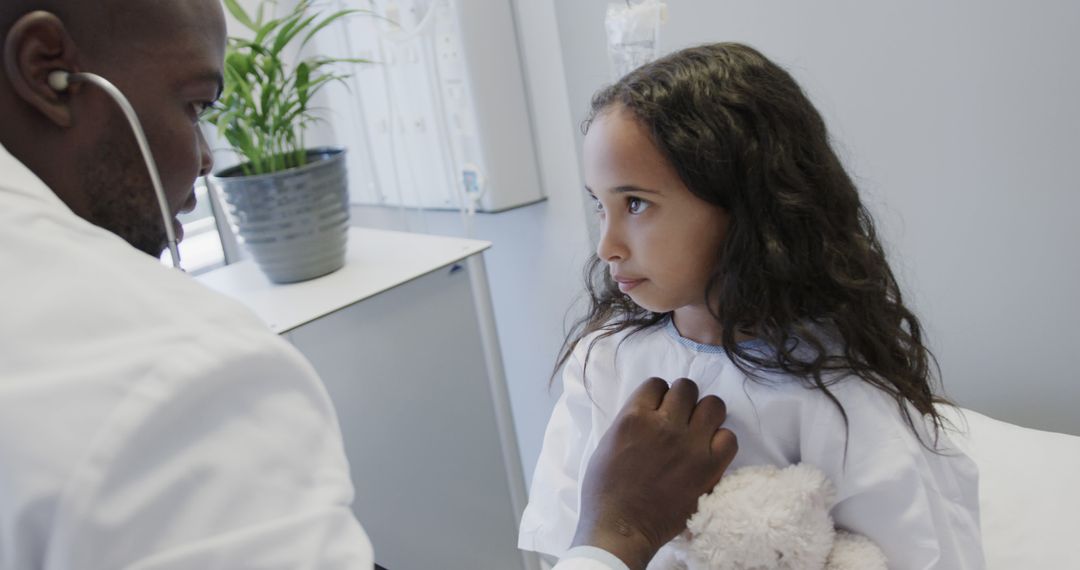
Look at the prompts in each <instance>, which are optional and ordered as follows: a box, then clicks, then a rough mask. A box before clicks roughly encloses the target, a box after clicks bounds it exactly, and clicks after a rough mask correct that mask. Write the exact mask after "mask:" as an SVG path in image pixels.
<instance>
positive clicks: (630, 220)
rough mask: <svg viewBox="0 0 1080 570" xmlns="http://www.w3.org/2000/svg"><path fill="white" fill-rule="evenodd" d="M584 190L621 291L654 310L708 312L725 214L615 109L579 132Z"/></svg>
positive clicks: (642, 130)
mask: <svg viewBox="0 0 1080 570" xmlns="http://www.w3.org/2000/svg"><path fill="white" fill-rule="evenodd" d="M584 157H585V187H586V190H587V191H588V192H589V195H590V196H591V197H592V199H593V200H594V204H595V207H596V214H597V216H599V218H600V223H601V234H600V243H599V245H598V246H597V248H596V253H597V255H598V256H600V259H602V260H604V261H605V262H607V264H608V268H609V270H610V271H611V276H612V278H614V279H615V281H617V282H618V284H619V289H620V290H622V292H623V293H625V294H627V295H629V296H630V298H631V299H633V301H634V302H635V303H637V304H638V305H639V306H641V307H643V308H645V309H648V310H650V311H653V312H657V313H666V312H670V311H674V312H675V313H676V319H679V318H680V313H687V314H686V315H685V316H687V317H689V316H690V314H689V313H694V314H695V316H696V317H700V316H702V314H701V311H705V312H706V313H707V311H708V308H707V306H706V304H705V286H706V283H707V281H708V279H709V276H710V274H711V273H712V270H713V268H714V265H715V263H716V260H717V259H718V252H719V251H720V245H721V243H722V242H723V240H724V236H725V234H726V233H727V228H728V221H729V216H728V214H727V212H725V211H724V210H723V209H722V208H720V207H719V206H714V205H712V204H709V203H708V202H705V201H704V200H702V199H701V198H698V197H697V196H695V195H694V194H693V193H691V192H690V190H689V189H688V188H687V187H686V185H685V184H684V183H683V182H682V180H681V179H680V178H679V176H678V175H677V174H676V173H675V170H674V169H673V168H672V166H671V164H670V163H668V161H667V159H665V158H664V156H663V155H662V154H661V152H660V150H659V149H658V148H656V146H655V145H654V144H653V142H652V140H651V138H650V136H649V133H648V131H647V130H646V128H645V127H644V126H642V125H641V124H640V123H639V122H638V121H637V120H636V119H635V118H634V116H633V115H632V114H631V113H630V112H629V111H627V110H625V109H624V108H622V107H620V106H613V107H611V108H609V109H607V110H605V111H603V112H601V114H600V115H598V116H597V117H596V118H595V119H594V120H593V122H592V124H591V126H590V127H589V131H588V133H587V134H586V135H585V148H584Z"/></svg>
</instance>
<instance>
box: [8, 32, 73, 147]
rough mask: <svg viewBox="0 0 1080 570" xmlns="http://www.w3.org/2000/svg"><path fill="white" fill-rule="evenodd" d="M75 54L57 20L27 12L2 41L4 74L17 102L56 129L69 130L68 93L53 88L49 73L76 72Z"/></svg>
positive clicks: (70, 41) (69, 39) (70, 119)
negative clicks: (16, 97)
mask: <svg viewBox="0 0 1080 570" xmlns="http://www.w3.org/2000/svg"><path fill="white" fill-rule="evenodd" d="M76 55H77V49H76V47H75V42H74V41H72V39H71V36H70V35H69V34H68V31H67V28H66V27H65V26H64V23H63V22H62V21H60V18H58V17H56V15H54V14H51V13H49V12H42V11H37V12H31V13H29V14H27V15H25V16H23V17H22V18H19V19H18V20H17V21H16V22H15V24H14V25H12V26H11V29H10V30H9V31H8V34H7V38H5V40H4V74H5V75H7V79H8V81H10V82H11V86H12V88H13V89H14V90H15V94H16V95H17V96H18V97H19V98H20V99H22V100H23V101H25V102H26V103H27V104H29V105H30V106H31V107H33V108H35V109H37V110H38V112H40V113H41V114H42V115H44V116H45V118H47V119H48V120H50V121H52V122H53V123H56V124H57V125H58V126H60V127H65V128H66V127H70V126H71V122H72V118H71V107H70V106H69V105H68V92H58V91H57V90H56V89H53V88H52V87H51V86H50V85H49V74H50V73H52V72H54V71H57V70H64V71H69V72H75V71H78V69H76V67H77V66H76V59H77V58H76ZM72 89H75V87H72Z"/></svg>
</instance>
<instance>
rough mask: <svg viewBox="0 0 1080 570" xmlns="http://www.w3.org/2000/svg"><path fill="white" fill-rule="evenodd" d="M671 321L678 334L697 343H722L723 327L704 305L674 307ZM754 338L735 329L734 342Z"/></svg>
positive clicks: (716, 344)
mask: <svg viewBox="0 0 1080 570" xmlns="http://www.w3.org/2000/svg"><path fill="white" fill-rule="evenodd" d="M671 319H672V322H673V323H674V324H675V329H676V330H678V331H679V335H680V336H682V337H683V338H686V339H689V340H692V341H694V342H696V343H699V344H709V345H713V346H719V345H721V344H723V339H724V327H722V326H721V325H720V321H718V320H716V317H714V316H713V315H712V313H711V312H709V309H708V307H706V306H704V305H695V306H686V307H680V308H678V309H675V310H674V311H673V312H672V314H671ZM752 338H754V337H753V336H751V335H748V334H745V333H743V332H741V331H735V342H743V341H746V340H751V339H752Z"/></svg>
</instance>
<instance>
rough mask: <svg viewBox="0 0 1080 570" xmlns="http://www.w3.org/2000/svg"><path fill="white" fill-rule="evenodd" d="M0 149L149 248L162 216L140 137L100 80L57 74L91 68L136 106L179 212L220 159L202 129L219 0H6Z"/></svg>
mask: <svg viewBox="0 0 1080 570" xmlns="http://www.w3.org/2000/svg"><path fill="white" fill-rule="evenodd" d="M0 2H2V3H0V30H2V31H3V34H4V38H3V42H2V44H0V56H2V58H0V59H2V62H3V65H2V66H0V116H3V117H4V121H3V122H0V144H3V146H4V147H5V148H6V149H7V150H8V151H9V152H10V153H11V154H12V155H14V156H15V157H16V158H18V159H19V160H20V161H21V162H22V163H23V164H25V165H26V166H27V167H29V168H30V170H32V171H34V173H35V174H37V175H38V177H39V178H41V179H42V180H43V181H45V183H46V184H48V185H49V187H50V188H51V189H52V190H53V192H55V193H56V194H57V196H59V197H60V198H61V200H63V201H64V202H65V203H66V204H67V205H68V206H69V207H70V208H71V209H72V211H73V212H75V213H76V214H78V215H79V216H81V217H83V218H85V219H87V220H88V221H90V222H92V223H94V224H97V225H99V226H102V227H104V228H106V229H109V230H110V231H113V232H114V233H116V234H118V235H120V236H121V237H123V238H124V239H126V240H127V241H129V242H130V243H132V245H135V246H136V247H138V248H139V249H141V250H143V251H146V252H147V253H151V254H157V253H160V251H161V247H163V245H164V222H163V221H162V220H161V219H160V218H159V216H158V206H157V204H156V201H155V200H154V197H153V191H152V189H151V186H150V183H149V176H148V173H147V172H146V170H145V166H143V164H142V162H143V161H142V157H141V155H140V153H139V151H138V149H137V146H136V145H135V143H134V137H133V135H132V133H131V130H130V128H129V127H128V126H127V124H126V122H125V121H124V120H123V119H122V116H121V114H120V113H119V111H118V109H117V107H116V104H115V102H113V101H112V100H111V99H110V98H108V97H107V96H106V95H105V94H104V93H103V92H101V91H100V90H98V89H97V88H96V87H92V86H88V85H85V84H76V85H74V86H73V87H72V88H71V89H69V90H67V91H63V92H57V91H55V90H54V89H52V87H50V85H49V82H48V77H49V74H50V73H51V72H53V71H56V70H65V71H70V72H90V73H95V74H98V75H101V76H103V77H105V78H106V79H108V80H110V81H111V82H112V83H113V84H115V85H116V86H117V87H118V88H119V89H120V91H121V92H123V93H124V94H125V95H126V96H127V98H128V99H129V100H130V102H131V104H132V106H133V107H134V108H135V111H136V114H137V115H138V117H139V119H140V122H141V123H142V125H143V128H144V129H145V131H146V134H147V138H148V139H149V141H150V146H151V149H152V151H153V157H154V159H155V161H156V162H157V164H158V169H159V171H160V174H161V178H162V182H163V184H164V185H165V187H166V188H165V189H166V195H167V196H168V199H169V204H168V206H169V209H170V211H171V212H173V213H175V212H178V211H180V210H182V209H186V208H188V207H191V206H193V202H192V195H193V194H192V191H191V187H192V184H193V182H194V180H195V178H196V177H197V176H199V175H200V174H203V173H206V172H208V171H209V169H210V165H211V160H210V153H209V150H208V149H207V148H206V143H205V140H204V139H203V137H202V133H201V131H199V128H198V118H199V114H200V113H201V111H202V110H203V109H204V108H205V107H206V106H207V105H209V104H210V103H211V102H213V101H214V100H215V99H216V98H217V96H218V95H219V93H220V90H221V85H222V68H223V60H224V55H225V18H224V13H223V11H222V7H221V4H220V0H179V1H178V0H0Z"/></svg>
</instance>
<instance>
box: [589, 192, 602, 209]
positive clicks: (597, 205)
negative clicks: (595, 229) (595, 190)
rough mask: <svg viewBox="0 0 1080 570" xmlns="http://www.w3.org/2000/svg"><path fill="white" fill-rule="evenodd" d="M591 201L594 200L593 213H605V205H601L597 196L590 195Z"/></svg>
mask: <svg viewBox="0 0 1080 570" xmlns="http://www.w3.org/2000/svg"><path fill="white" fill-rule="evenodd" d="M589 199H590V200H592V202H593V211H594V212H603V211H604V205H603V204H602V203H600V199H599V198H597V197H596V196H593V195H592V194H590V195H589Z"/></svg>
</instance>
